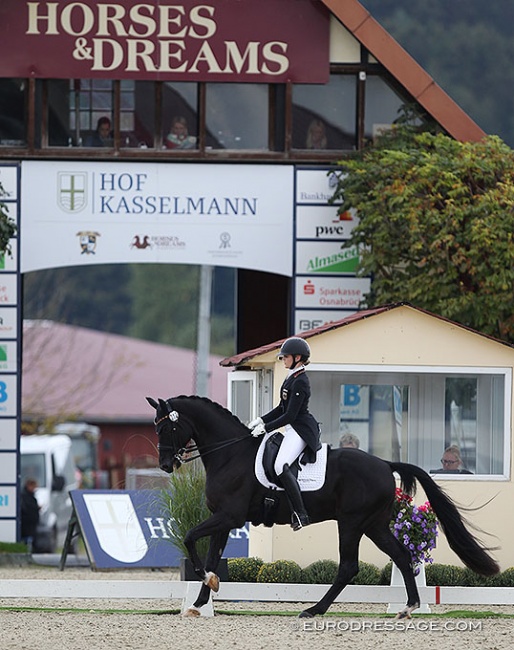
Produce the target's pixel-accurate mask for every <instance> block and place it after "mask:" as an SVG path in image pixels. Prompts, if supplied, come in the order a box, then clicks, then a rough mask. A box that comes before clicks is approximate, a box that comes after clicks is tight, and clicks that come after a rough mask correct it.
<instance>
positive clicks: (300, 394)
mask: <svg viewBox="0 0 514 650" xmlns="http://www.w3.org/2000/svg"><path fill="white" fill-rule="evenodd" d="M310 354H311V351H310V347H309V344H308V343H307V341H305V340H304V339H302V338H300V337H298V336H293V337H291V338H289V339H287V340H286V341H285V342H284V343H283V345H282V347H281V348H280V353H279V359H282V360H283V362H284V366H285V368H286V369H287V370H288V373H287V377H286V379H285V381H284V383H283V384H282V387H281V389H280V403H279V405H278V406H276V407H275V408H274V409H272V410H271V411H270V412H269V413H266V414H265V415H263V416H262V417H258V418H256V419H255V420H252V422H250V424H249V425H248V426H249V428H250V429H252V435H253V436H255V437H257V436H260V435H263V434H264V433H269V432H271V431H275V430H276V429H278V428H280V427H283V431H284V439H283V441H282V444H281V445H280V449H279V451H278V454H277V457H276V460H275V465H274V470H275V474H276V475H277V477H278V479H279V481H280V484H281V485H282V487H283V488H284V490H285V492H286V495H287V497H288V499H289V503H290V505H291V510H292V517H291V528H292V529H293V530H299V529H300V528H303V527H304V526H308V525H309V524H310V519H309V515H308V513H307V511H306V509H305V505H304V502H303V497H302V493H301V491H300V487H299V485H298V481H297V478H296V476H295V474H294V473H293V471H292V470H291V465H292V464H293V463H294V462H295V461H296V460H297V459H298V458H299V457H300V456H302V458H301V460H300V462H301V463H302V464H307V463H313V462H314V461H315V460H316V452H317V451H318V450H319V449H320V448H321V443H320V429H319V424H318V422H317V421H316V419H315V418H314V416H313V415H312V414H311V413H310V412H309V398H310V396H311V388H310V382H309V378H308V377H307V373H306V372H305V367H306V366H307V365H308V363H309V358H310Z"/></svg>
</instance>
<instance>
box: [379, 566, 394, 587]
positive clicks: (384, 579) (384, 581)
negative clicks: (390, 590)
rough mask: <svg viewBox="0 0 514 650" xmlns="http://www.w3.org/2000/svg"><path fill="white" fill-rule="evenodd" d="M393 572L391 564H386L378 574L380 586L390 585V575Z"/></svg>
mask: <svg viewBox="0 0 514 650" xmlns="http://www.w3.org/2000/svg"><path fill="white" fill-rule="evenodd" d="M392 572H393V563H392V562H388V563H387V564H386V565H385V567H384V568H383V569H382V571H381V572H380V582H379V583H378V584H380V585H390V584H391V573H392Z"/></svg>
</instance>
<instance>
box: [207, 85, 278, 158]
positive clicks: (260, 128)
mask: <svg viewBox="0 0 514 650" xmlns="http://www.w3.org/2000/svg"><path fill="white" fill-rule="evenodd" d="M268 121H269V120H268V86H267V85H263V84H232V83H219V84H214V83H209V84H207V88H206V116H205V127H206V147H207V148H209V149H261V150H265V149H268Z"/></svg>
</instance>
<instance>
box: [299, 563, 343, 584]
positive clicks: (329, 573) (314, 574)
mask: <svg viewBox="0 0 514 650" xmlns="http://www.w3.org/2000/svg"><path fill="white" fill-rule="evenodd" d="M338 568H339V565H338V563H337V562H336V561H335V560H316V561H315V562H313V563H312V564H309V566H307V567H305V569H304V570H303V575H302V582H304V583H306V584H310V585H331V584H332V583H333V582H334V580H335V579H336V575H337V570H338Z"/></svg>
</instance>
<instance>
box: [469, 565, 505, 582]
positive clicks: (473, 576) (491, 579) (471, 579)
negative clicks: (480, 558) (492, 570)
mask: <svg viewBox="0 0 514 650" xmlns="http://www.w3.org/2000/svg"><path fill="white" fill-rule="evenodd" d="M461 584H462V586H464V587H501V586H502V585H501V574H498V575H496V576H481V575H479V574H478V573H475V572H474V571H472V570H471V569H468V568H467V567H466V568H465V569H463V571H462V583H461Z"/></svg>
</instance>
